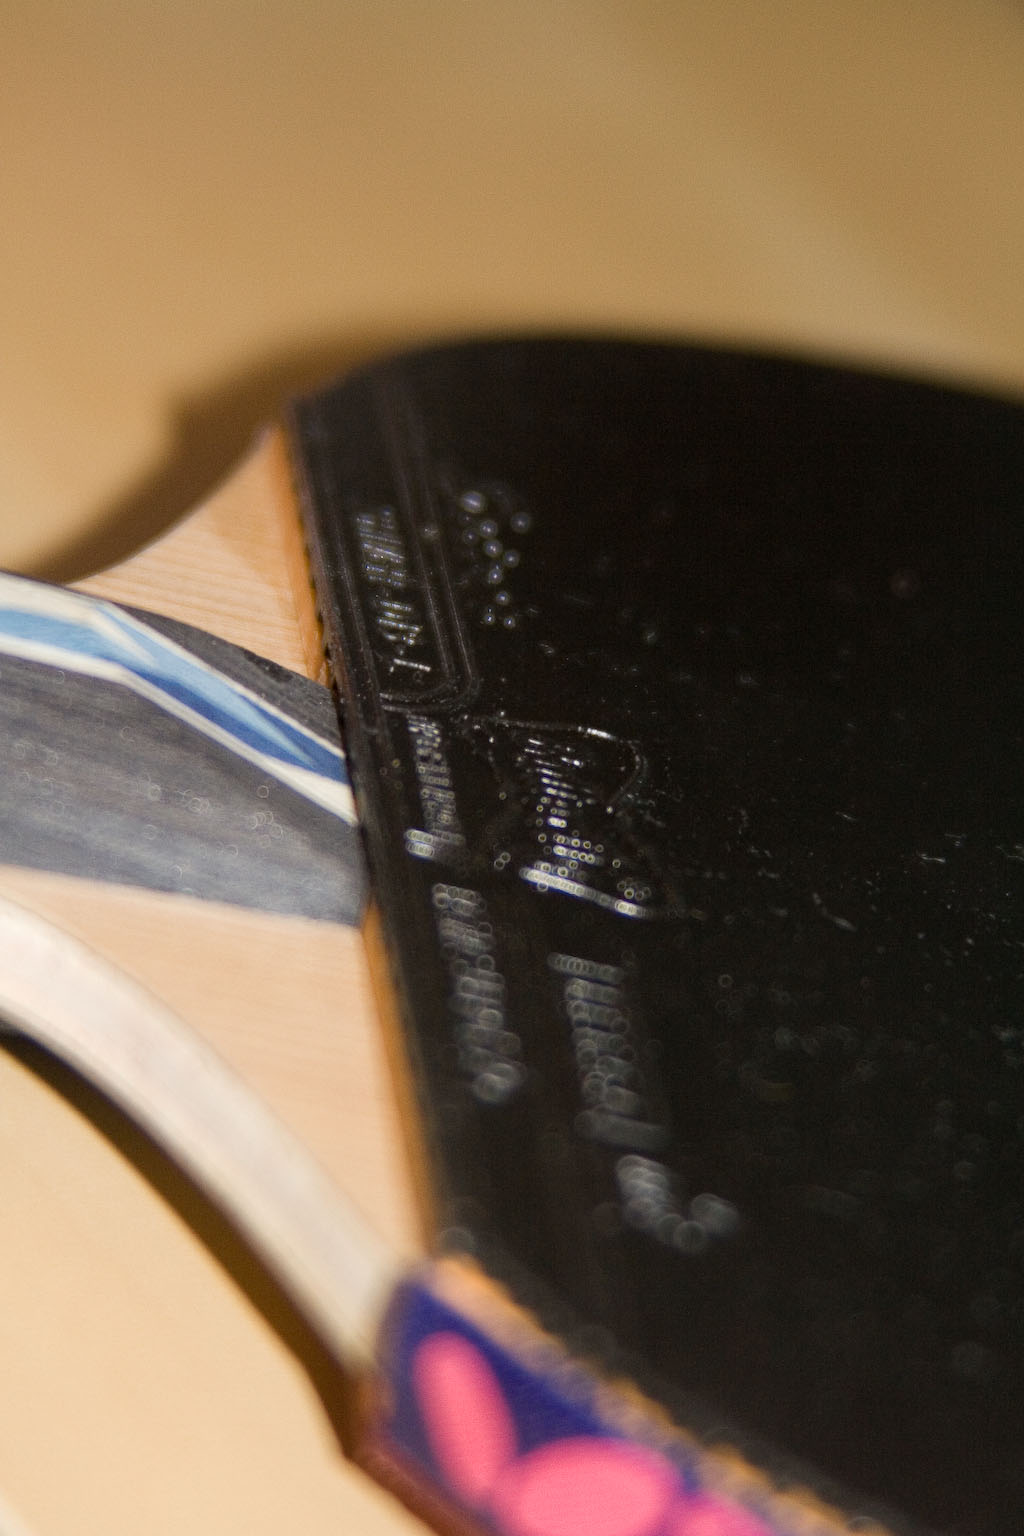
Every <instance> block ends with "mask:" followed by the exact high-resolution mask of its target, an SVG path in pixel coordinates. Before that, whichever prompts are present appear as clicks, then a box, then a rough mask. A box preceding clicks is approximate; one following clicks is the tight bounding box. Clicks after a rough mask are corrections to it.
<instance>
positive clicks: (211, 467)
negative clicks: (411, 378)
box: [25, 329, 413, 582]
mask: <svg viewBox="0 0 1024 1536" xmlns="http://www.w3.org/2000/svg"><path fill="white" fill-rule="evenodd" d="M412 344H413V341H412V339H411V337H410V333H409V332H408V331H401V330H397V329H396V330H395V331H394V332H392V333H387V332H383V331H382V332H377V333H375V334H373V335H366V336H355V337H353V336H348V337H327V338H324V339H320V340H318V341H315V342H310V343H306V344H303V343H298V342H297V343H296V344H295V345H293V346H291V347H284V348H281V349H279V350H278V351H275V352H273V353H271V354H269V355H266V356H263V357H260V358H257V359H256V360H254V361H253V362H252V363H251V364H250V365H249V366H248V367H246V368H244V369H240V370H238V371H237V372H235V373H232V374H229V375H228V376H227V377H225V378H224V379H222V380H221V381H220V382H218V383H217V384H215V385H214V386H213V387H212V388H211V389H209V390H207V391H205V392H204V393H203V394H201V395H199V396H197V397H196V398H195V399H191V400H187V401H185V402H184V403H183V404H182V405H181V407H180V408H179V409H178V410H177V411H176V412H175V414H174V417H173V419H172V422H171V429H170V433H169V436H170V445H169V447H168V450H167V452H166V454H165V455H164V458H163V459H162V461H161V462H160V463H158V464H157V465H156V466H155V467H154V468H153V469H151V470H150V471H148V472H147V473H146V475H145V476H144V477H143V478H142V479H141V480H140V481H139V482H138V483H137V484H136V485H134V486H133V487H131V489H130V490H129V491H127V492H126V493H125V494H124V495H122V496H120V497H119V498H118V499H117V501H115V502H114V503H112V504H111V505H110V506H108V507H105V508H102V509H101V510H100V511H99V513H98V515H97V516H96V517H95V518H93V520H92V521H91V523H90V525H89V527H88V528H87V529H85V530H84V531H83V532H82V533H81V534H79V535H77V536H76V537H74V538H73V539H71V540H70V541H69V542H67V543H65V544H62V545H60V546H59V547H58V548H56V549H54V550H52V551H50V552H48V553H47V554H45V555H42V556H40V557H39V559H38V560H37V561H36V562H35V563H34V564H33V566H32V567H31V568H30V569H28V570H26V572H25V574H26V575H29V576H37V577H40V578H42V579H43V580H45V581H59V582H69V581H75V580H77V579H78V578H80V577H82V576H86V575H90V574H91V573H93V572H95V571H100V570H104V569H105V568H106V567H107V566H109V565H114V564H116V563H117V562H119V561H121V560H124V559H126V558H127V557H128V556H129V555H131V554H133V553H134V552H135V551H136V550H137V549H139V548H140V547H141V546H142V545H144V544H148V543H149V542H150V541H151V540H153V539H155V538H156V537H157V536H158V535H159V534H161V533H162V532H163V531H164V530H165V529H166V528H168V527H170V525H171V524H172V523H175V522H177V521H178V520H179V519H180V518H181V517H182V516H184V515H185V513H187V512H188V511H190V510H191V509H192V508H193V507H195V506H196V505H197V504H198V503H199V502H201V501H202V500H203V499H205V497H207V496H208V495H209V494H210V492H211V491H213V490H214V489H215V488H216V486H217V485H218V484H219V483H220V481H222V480H223V479H224V478H225V476H226V475H227V474H228V473H229V472H230V471H231V470H232V469H233V468H234V467H235V466H236V465H237V464H238V463H239V461H240V460H241V459H242V457H243V456H244V454H245V452H246V450H247V449H248V447H249V445H250V443H251V442H252V440H253V437H254V436H255V434H256V433H257V432H258V431H259V430H260V428H261V427H263V426H265V425H266V424H267V423H268V422H270V421H273V420H274V419H275V418H276V417H277V416H279V415H280V412H281V409H282V407H283V406H284V404H285V403H286V402H287V401H288V400H289V399H291V398H292V397H293V396H295V395H301V394H303V393H305V392H307V391H308V390H311V389H315V388H317V387H319V386H320V385H322V384H323V383H325V382H326V381H327V380H329V379H331V378H333V377H336V376H337V375H339V374H342V373H346V372H349V371H350V370H351V369H353V368H355V367H358V366H359V364H361V363H364V362H368V361H369V360H370V359H371V358H373V357H376V356H380V355H381V354H382V353H385V352H392V351H398V350H400V349H401V348H402V347H403V346H410V345H412Z"/></svg>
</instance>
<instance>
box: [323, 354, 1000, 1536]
mask: <svg viewBox="0 0 1024 1536" xmlns="http://www.w3.org/2000/svg"><path fill="white" fill-rule="evenodd" d="M295 433H296V443H297V453H298V456H299V459H300V461H301V470H302V475H303V478H304V481H305V486H306V494H307V502H308V516H309V527H310V538H311V543H312V547H313V557H314V566H315V569H316V573H317V585H318V589H319V593H320V598H321V602H322V604H323V607H324V612H325V619H326V623H327V629H328V634H329V638H330V644H331V648H332V651H333V652H334V654H335V656H336V658H338V661H339V670H340V671H341V673H342V675H343V678H344V692H345V707H344V713H345V721H344V723H345V731H346V738H347V746H348V748H349V752H350V757H351V762H352V770H353V777H354V780H355V788H356V794H357V799H358V802H359V806H360V811H361V815H362V818H363V821H364V824H365V829H366V835H367V842H368V849H369V854H370V859H371V867H372V871H373V878H374V881H375V885H376V892H377V897H378V900H379V902H380V906H381V909H382V913H383V919H384V925H385V933H386V938H387V943H388V947H389V953H390V956H391V960H392V964H393V970H394V978H395V983H396V987H397V991H398V995H399V1000H400V1009H401V1012H402V1015H403V1019H404V1024H405V1027H406V1030H407V1040H408V1049H409V1052H410V1056H411V1058H412V1061H413V1064H414V1069H415V1076H416V1081H417V1085H418V1088H419V1093H420V1109H421V1113H422V1116H423V1120H424V1125H425V1130H426V1137H427V1141H428V1144H429V1147H430V1150H431V1155H432V1157H433V1159H434V1173H435V1177H436V1184H437V1189H438V1198H439V1202H440V1210H441V1212H442V1220H443V1225H444V1228H445V1231H444V1241H445V1242H446V1243H447V1244H448V1245H449V1246H454V1247H460V1246H461V1247H463V1248H468V1249H469V1250H471V1251H473V1252H475V1253H476V1254H477V1255H478V1256H479V1258H480V1260H481V1262H482V1263H483V1264H484V1266H485V1267H486V1268H487V1269H488V1270H489V1271H490V1272H491V1273H492V1274H493V1275H495V1276H496V1277H497V1278H499V1279H501V1280H502V1281H503V1282H505V1283H506V1284H508V1285H509V1286H510V1287H511V1288H512V1290H513V1292H514V1293H515V1294H516V1295H518V1296H519V1297H520V1298H521V1299H523V1300H525V1301H526V1302H527V1303H528V1304H529V1305H530V1306H532V1307H534V1308H535V1309H536V1310H537V1312H538V1313H539V1315H540V1316H541V1317H542V1319H543V1320H544V1321H545V1322H546V1323H547V1324H549V1325H551V1326H554V1327H555V1328H557V1329H559V1330H560V1331H562V1332H563V1333H564V1334H565V1335H566V1336H567V1337H568V1338H569V1339H570V1341H571V1342H572V1343H573V1344H574V1346H575V1347H577V1348H579V1349H581V1350H583V1351H584V1352H586V1353H588V1354H590V1355H595V1354H596V1355H597V1356H599V1357H603V1358H604V1359H605V1360H606V1361H607V1362H608V1363H610V1364H611V1365H612V1366H613V1367H615V1368H616V1369H623V1368H625V1369H628V1371H629V1373H630V1374H632V1375H633V1376H634V1377H635V1378H636V1379H638V1380H640V1381H641V1383H642V1384H643V1386H644V1387H645V1389H646V1390H648V1391H649V1392H651V1393H652V1394H653V1395H654V1396H655V1397H657V1398H659V1399H660V1400H661V1401H662V1402H664V1403H665V1404H666V1405H667V1406H668V1407H669V1409H670V1410H671V1411H672V1412H673V1413H675V1414H676V1415H677V1416H678V1417H679V1418H680V1419H681V1420H682V1421H683V1422H684V1423H686V1424H687V1425H689V1426H691V1427H693V1426H695V1427H697V1428H698V1430H702V1431H703V1432H706V1433H708V1434H715V1435H717V1436H718V1437H719V1438H722V1437H724V1438H726V1439H730V1440H732V1442H733V1443H736V1444H740V1445H742V1446H743V1447H744V1448H745V1449H746V1451H747V1452H748V1454H751V1455H753V1456H754V1457H755V1459H757V1460H759V1461H761V1462H764V1463H766V1464H768V1465H770V1466H771V1467H772V1468H773V1470H774V1471H775V1472H776V1473H777V1474H779V1475H788V1474H786V1473H785V1468H786V1467H789V1466H792V1465H793V1464H798V1465H799V1466H800V1469H801V1470H800V1472H799V1476H801V1477H803V1478H806V1477H808V1476H811V1475H813V1477H817V1478H819V1479H821V1480H822V1482H823V1483H824V1484H827V1483H830V1482H831V1481H832V1480H834V1481H835V1482H836V1483H838V1484H839V1485H840V1486H841V1487H844V1488H845V1489H847V1490H852V1492H848V1493H847V1494H844V1496H843V1502H844V1505H845V1507H847V1508H848V1509H850V1510H851V1511H852V1512H855V1513H856V1512H866V1511H867V1512H870V1511H873V1510H876V1509H882V1510H885V1511H888V1513H887V1515H886V1518H887V1520H888V1522H889V1524H890V1526H891V1527H893V1528H899V1529H909V1528H911V1527H913V1528H915V1529H916V1528H918V1527H920V1528H926V1529H927V1528H934V1529H941V1530H942V1531H944V1532H955V1533H957V1536H960V1533H963V1536H1010V1533H1011V1532H1017V1531H1019V1529H1020V1526H1021V1521H1022V1519H1024V1459H1022V1458H1021V1456H1020V1453H1019V1447H1020V1445H1021V1444H1022V1443H1024V1193H1022V1191H1024V1093H1022V1086H1021V1085H1022V1074H1024V1038H1022V1029H1024V1025H1022V1019H1024V1008H1022V1001H1024V998H1022V975H1024V794H1022V793H1021V783H1022V777H1021V767H1022V755H1024V754H1022V731H1024V684H1022V666H1021V655H1022V634H1021V599H1020V593H1021V590H1022V576H1024V571H1022V564H1024V561H1022V544H1024V534H1022V518H1024V413H1022V412H1021V410H1020V409H1019V408H1018V407H1016V406H1013V405H1009V404H1005V403H999V402H994V401H989V400H985V399H982V398H976V397H972V396H968V395H963V394H958V393H954V392H951V391H949V392H947V391H942V390H939V389H933V388H930V387H926V386H921V385H915V384H909V383H903V382H898V381H895V380H891V379H885V378H878V377H872V376H869V375H861V374H857V373H854V372H844V371H840V370H831V369H827V368H822V367H817V366H812V365H808V364H801V363H793V362H785V361H779V360H770V359H763V358H756V357H748V356H743V355H734V354H728V353H719V352H712V351H700V350H691V349H684V348H672V347H658V346H644V345H632V344H625V343H609V342H600V341H597V342H587V341H579V342H577V341H550V342H546V341H536V342H534V341H527V342H508V343H496V344H479V345H471V346H466V347H461V348H451V349H446V350H438V351H435V352H427V353H423V354H419V355H414V356H411V357H408V358H404V359H402V358H400V359H398V360H396V361H393V362H390V363H385V364H383V365H380V366H378V367H377V368H374V369H371V370H369V371H367V372H365V373H363V374H361V375H359V376H357V377H356V378H354V379H353V380H351V381H349V382H347V383H344V384H343V385H341V386H340V387H339V388H338V389H337V390H335V391H333V392H330V393H327V394H324V395H321V396H318V397H316V398H314V399H312V400H310V401H308V402H306V403H305V404H303V405H302V406H301V407H300V408H299V410H298V412H297V415H296V418H295ZM766 1446H767V1447H769V1449H767V1450H765V1449H764V1447H766ZM758 1447H761V1449H758ZM808 1468H810V1469H812V1470H811V1472H810V1473H809V1472H808ZM894 1512H895V1513H894ZM904 1521H906V1522H908V1524H907V1525H904V1524H903V1522H904Z"/></svg>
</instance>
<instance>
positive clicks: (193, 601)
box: [75, 429, 326, 682]
mask: <svg viewBox="0 0 1024 1536" xmlns="http://www.w3.org/2000/svg"><path fill="white" fill-rule="evenodd" d="M75 585H76V587H77V589H78V590H79V591H80V592H87V593H90V594H91V595H92V596H94V597H107V598H111V599H112V600H113V601H114V602H118V603H129V604H132V605H134V606H135V607H138V608H147V609H149V610H150V611H151V612H153V613H163V614H166V615H167V616H168V617H169V618H174V619H180V620H182V621H183V622H185V623H188V624H195V625H198V627H199V628H200V629H206V630H209V631H210V633H211V634H214V635H219V636H220V637H221V639H222V640H230V641H231V642H232V643H233V644H234V645H241V646H244V647H245V648H246V649H247V650H250V651H255V652H256V653H257V654H258V655H260V656H269V657H270V659H271V660H272V661H276V662H279V663H280V665H281V666H283V667H291V669H292V671H293V672H301V673H302V675H303V676H304V677H312V678H316V679H318V680H319V681H321V682H322V681H325V679H326V668H325V663H324V655H323V648H322V644H321V639H320V632H319V626H318V624H317V621H316V609H315V605H314V602H313V599H312V589H311V586H310V580H309V575H308V571H307V567H306V560H305V550H304V546H303V542H302V532H301V529H300V526H299V522H298V518H297V515H296V508H295V500H294V496H293V492H292V483H291V470H290V467H289V463H288V449H287V445H286V443H285V439H284V434H283V432H282V431H281V430H280V429H273V430H270V431H268V432H266V433H265V434H264V435H263V436H262V437H261V438H260V439H259V440H258V442H257V443H256V444H255V445H254V447H253V449H252V451H251V453H250V454H249V456H248V458H247V459H246V460H245V462H244V463H243V464H242V465H241V466H240V468H239V469H238V470H237V471H236V472H235V473H234V474H233V475H231V476H230V477H229V478H228V480H227V481H226V482H225V483H224V485H223V486H221V487H220V489H219V490H217V491H215V492H214V494H213V495H212V496H211V497H210V498H209V500H208V501H206V502H204V503H203V504H202V506H200V507H198V508H196V510H195V512H194V513H193V514H192V515H191V516H190V517H188V518H187V519H185V520H184V521H183V522H181V523H179V524H178V525H177V526H176V527H175V528H173V529H171V531H170V532H169V533H167V534H165V535H164V536H163V537H162V538H161V539H158V540H157V541H156V542H155V543H154V544H151V545H150V546H149V547H148V548H146V549H143V550H141V551H140V552H139V553H138V554H137V555H134V556H132V558H131V559H129V560H126V561H125V562H124V564H122V565H118V566H114V567H112V568H111V569H110V570H109V571H103V572H101V573H100V574H99V575H97V576H90V577H87V578H86V579H85V580H84V581H80V582H77V583H76V584H75Z"/></svg>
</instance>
